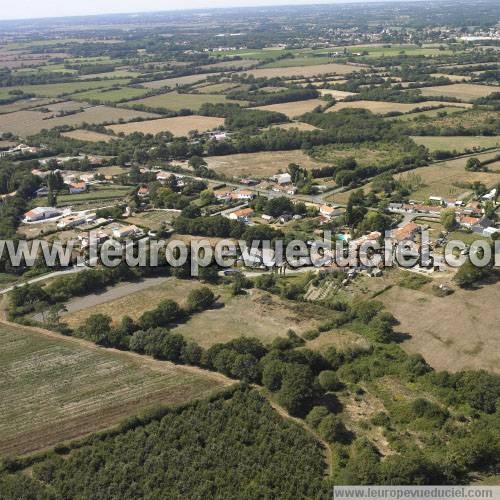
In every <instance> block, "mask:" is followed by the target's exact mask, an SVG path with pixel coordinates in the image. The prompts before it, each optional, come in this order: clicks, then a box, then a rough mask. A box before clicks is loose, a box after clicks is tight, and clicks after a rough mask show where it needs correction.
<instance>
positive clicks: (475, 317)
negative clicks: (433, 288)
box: [377, 283, 500, 372]
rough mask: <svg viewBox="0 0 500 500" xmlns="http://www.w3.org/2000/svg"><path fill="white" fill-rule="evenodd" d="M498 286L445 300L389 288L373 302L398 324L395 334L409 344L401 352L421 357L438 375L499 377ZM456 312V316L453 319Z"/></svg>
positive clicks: (459, 294) (421, 291) (462, 292)
mask: <svg viewBox="0 0 500 500" xmlns="http://www.w3.org/2000/svg"><path fill="white" fill-rule="evenodd" d="M499 294H500V283H496V284H489V285H486V286H483V287H481V288H480V289H478V290H474V291H470V290H461V289H458V290H456V291H455V293H454V294H453V295H450V296H448V297H443V298H440V297H436V296H434V295H432V294H431V293H426V291H425V290H420V291H417V290H409V289H407V288H400V287H393V288H392V289H390V290H389V291H387V292H385V293H384V294H382V295H379V296H378V297H377V300H381V301H382V302H383V303H384V304H385V305H386V307H387V308H388V309H389V311H390V312H392V313H393V314H394V316H396V318H397V319H399V320H400V321H401V324H400V325H398V326H397V327H396V329H397V331H399V332H403V333H408V334H410V335H411V338H410V339H409V340H407V341H405V342H403V344H402V347H403V348H404V349H405V350H407V351H408V352H410V353H421V354H422V355H423V356H424V358H425V359H426V361H428V362H429V364H430V365H431V366H433V367H434V368H436V369H438V370H449V371H452V372H453V371H457V370H461V369H465V368H469V369H480V368H484V369H486V370H491V371H495V372H499V371H500V337H499V336H498V335H495V332H498V320H499V317H498V296H499ZM457 311H460V313H459V314H457Z"/></svg>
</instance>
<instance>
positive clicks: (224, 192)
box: [214, 189, 233, 201]
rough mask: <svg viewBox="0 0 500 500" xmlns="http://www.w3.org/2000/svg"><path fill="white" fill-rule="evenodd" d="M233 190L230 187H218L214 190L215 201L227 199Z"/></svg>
mask: <svg viewBox="0 0 500 500" xmlns="http://www.w3.org/2000/svg"><path fill="white" fill-rule="evenodd" d="M232 194H233V191H232V190H231V189H218V190H217V191H214V196H215V199H216V200H217V201H229V200H230V199H231V196H232Z"/></svg>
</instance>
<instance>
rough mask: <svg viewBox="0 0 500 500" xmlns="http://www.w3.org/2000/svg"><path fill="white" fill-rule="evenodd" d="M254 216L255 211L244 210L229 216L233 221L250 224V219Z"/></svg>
mask: <svg viewBox="0 0 500 500" xmlns="http://www.w3.org/2000/svg"><path fill="white" fill-rule="evenodd" d="M252 214H253V209H251V208H242V209H241V210H236V211H235V212H231V213H230V214H229V218H230V219H232V220H237V221H239V222H248V220H249V217H250V216H251V215H252Z"/></svg>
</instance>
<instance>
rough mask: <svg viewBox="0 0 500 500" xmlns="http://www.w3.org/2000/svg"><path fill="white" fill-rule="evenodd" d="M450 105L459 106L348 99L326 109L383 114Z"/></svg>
mask: <svg viewBox="0 0 500 500" xmlns="http://www.w3.org/2000/svg"><path fill="white" fill-rule="evenodd" d="M442 105H451V106H454V105H455V106H458V107H460V103H457V104H452V103H446V102H440V101H426V102H417V103H401V102H386V101H348V102H338V103H336V104H335V105H334V106H332V107H331V108H328V109H327V111H326V112H327V113H333V112H335V111H340V110H341V109H346V108H364V109H368V110H370V111H371V112H372V113H376V114H380V115H385V114H387V113H394V112H400V113H409V112H410V111H413V110H414V109H417V108H422V107H430V106H436V107H437V106H442Z"/></svg>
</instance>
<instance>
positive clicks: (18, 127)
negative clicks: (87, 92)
mask: <svg viewBox="0 0 500 500" xmlns="http://www.w3.org/2000/svg"><path fill="white" fill-rule="evenodd" d="M50 116H51V115H50V114H47V113H41V112H40V111H17V112H15V113H9V114H6V115H0V130H2V132H12V133H13V134H16V135H20V136H21V137H26V136H28V135H33V134H37V133H38V132H40V130H42V129H51V128H54V127H59V126H62V125H69V126H72V127H78V126H81V125H82V124H83V123H93V124H97V125H98V124H101V123H113V122H118V121H120V120H125V121H128V120H132V119H134V118H155V117H157V116H159V115H155V114H153V113H145V112H144V111H135V110H130V109H123V108H114V107H108V106H92V107H90V108H86V109H84V110H83V111H82V112H81V113H75V114H71V115H67V116H61V117H56V118H50Z"/></svg>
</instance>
